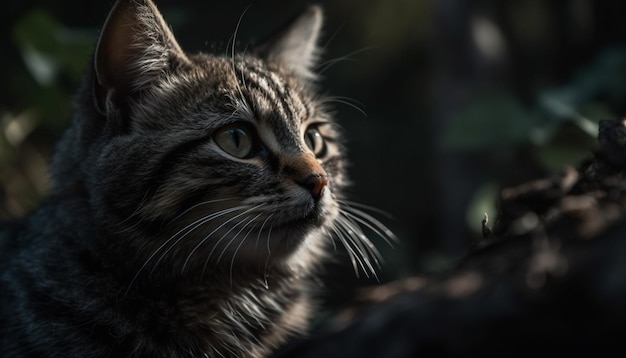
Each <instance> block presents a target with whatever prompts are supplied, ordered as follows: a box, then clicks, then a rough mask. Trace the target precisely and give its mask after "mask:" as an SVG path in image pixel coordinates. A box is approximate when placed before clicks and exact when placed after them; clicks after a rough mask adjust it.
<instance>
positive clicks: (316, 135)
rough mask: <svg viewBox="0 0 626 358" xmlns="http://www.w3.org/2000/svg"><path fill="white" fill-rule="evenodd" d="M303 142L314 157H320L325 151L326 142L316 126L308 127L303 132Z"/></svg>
mask: <svg viewBox="0 0 626 358" xmlns="http://www.w3.org/2000/svg"><path fill="white" fill-rule="evenodd" d="M304 142H305V143H306V145H307V146H308V147H309V149H311V151H312V152H313V154H315V156H316V157H318V158H319V157H321V156H323V155H324V153H325V152H326V142H325V141H324V137H322V134H321V133H320V131H319V130H317V128H315V127H313V128H309V129H307V130H306V132H305V133H304Z"/></svg>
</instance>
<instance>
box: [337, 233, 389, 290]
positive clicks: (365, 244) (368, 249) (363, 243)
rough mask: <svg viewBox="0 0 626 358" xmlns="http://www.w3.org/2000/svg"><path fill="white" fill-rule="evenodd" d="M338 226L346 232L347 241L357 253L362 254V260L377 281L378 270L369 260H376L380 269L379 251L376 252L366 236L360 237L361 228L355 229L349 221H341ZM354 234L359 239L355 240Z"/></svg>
mask: <svg viewBox="0 0 626 358" xmlns="http://www.w3.org/2000/svg"><path fill="white" fill-rule="evenodd" d="M338 224H339V227H338V228H339V229H340V230H341V229H343V230H344V233H345V234H346V239H348V242H350V243H351V244H352V246H353V247H354V248H355V249H356V251H357V252H358V253H359V254H360V256H361V258H362V259H363V262H364V263H365V264H366V265H367V267H368V268H369V270H370V272H371V273H372V275H373V276H374V277H375V278H376V279H378V277H377V275H376V269H375V268H374V266H372V263H371V262H370V259H369V258H370V257H371V258H372V260H374V262H375V263H376V266H377V267H378V268H381V265H380V262H379V258H380V260H382V256H381V255H380V253H379V252H378V250H376V248H375V246H374V245H373V244H372V242H371V241H369V239H368V238H367V237H366V236H365V234H363V233H362V232H361V234H360V235H359V233H358V232H360V231H361V230H360V229H359V228H354V227H353V226H352V225H351V224H350V223H349V222H347V221H339V222H338ZM352 233H354V234H356V235H357V237H356V238H355V237H354V236H353V235H352ZM359 239H360V240H359ZM366 253H367V255H366ZM368 277H369V275H368Z"/></svg>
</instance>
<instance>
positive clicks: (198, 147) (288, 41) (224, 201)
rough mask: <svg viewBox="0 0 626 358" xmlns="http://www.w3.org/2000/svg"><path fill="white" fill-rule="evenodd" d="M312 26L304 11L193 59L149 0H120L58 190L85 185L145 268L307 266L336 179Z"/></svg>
mask: <svg viewBox="0 0 626 358" xmlns="http://www.w3.org/2000/svg"><path fill="white" fill-rule="evenodd" d="M321 22H322V14H321V10H320V8H319V7H310V8H308V9H306V10H305V11H304V12H303V13H302V14H301V15H300V16H299V17H297V18H295V19H294V20H293V21H291V22H290V23H289V24H287V25H286V26H285V27H284V28H283V29H282V30H280V31H279V32H278V33H277V34H276V35H275V36H273V37H272V38H270V39H269V40H267V41H266V42H264V43H262V44H260V45H258V46H257V47H256V48H254V49H251V50H248V51H246V53H235V52H234V51H232V52H231V51H230V50H229V51H228V53H226V54H224V55H221V56H216V55H207V54H193V55H190V54H187V53H185V52H183V51H182V49H181V48H180V46H179V45H178V44H177V41H176V39H175V38H174V36H173V34H172V33H171V31H170V30H169V29H168V27H167V25H166V24H165V22H164V21H163V18H162V17H161V15H160V14H159V12H158V11H157V9H156V7H155V6H154V4H153V3H152V2H151V1H149V0H120V1H118V2H117V3H116V5H115V7H114V9H113V10H112V12H111V14H110V15H109V17H108V19H107V21H106V24H105V26H104V29H103V30H102V32H101V37H100V40H99V43H98V45H97V49H96V53H95V57H94V62H93V68H92V71H90V73H89V78H88V80H87V81H86V84H85V85H84V87H83V90H82V93H81V94H80V95H79V97H80V99H79V103H80V105H79V107H83V108H79V111H78V112H79V113H78V116H77V118H76V119H75V123H74V125H73V127H72V128H71V129H70V131H69V134H68V135H67V136H66V138H65V140H64V144H62V145H61V149H60V153H58V154H57V158H56V160H55V161H56V162H57V163H55V164H56V166H57V173H56V178H55V180H56V181H57V183H56V187H57V190H58V191H63V190H68V187H67V186H68V185H69V183H71V186H76V185H79V186H82V187H83V188H84V191H85V192H86V193H87V198H88V201H89V204H90V206H91V208H92V210H93V211H94V212H95V216H96V219H97V223H98V227H97V229H98V230H99V231H100V232H101V233H102V232H104V233H106V235H113V236H115V237H116V238H117V242H116V245H118V246H119V245H120V242H122V244H121V245H122V246H123V249H124V250H125V252H130V254H128V255H129V256H132V255H133V253H136V257H129V259H130V260H131V261H132V260H137V262H139V263H140V264H143V265H147V267H148V268H152V267H153V266H157V265H170V266H173V267H176V268H177V269H179V270H180V271H181V272H184V271H185V270H195V269H199V268H202V269H203V270H204V269H207V267H213V266H214V265H232V263H233V262H235V260H236V261H237V263H238V264H239V263H240V262H244V263H246V262H247V263H250V264H252V265H258V264H263V265H265V264H267V262H268V258H269V262H270V263H280V262H287V261H289V262H292V263H293V262H298V264H302V265H307V264H308V263H307V262H306V261H307V260H309V259H312V258H313V259H315V258H314V257H313V256H316V255H321V252H320V245H321V244H322V243H321V242H320V241H321V240H328V239H327V238H326V239H322V238H321V236H322V234H323V235H325V236H330V235H329V234H330V233H331V231H332V230H333V222H334V220H335V219H336V218H337V216H338V214H339V210H338V207H339V204H338V202H337V198H338V195H339V192H340V190H341V188H342V186H343V185H344V181H345V179H344V176H343V153H342V147H341V145H340V138H339V134H338V133H337V129H336V126H335V125H334V124H333V119H332V117H331V116H330V114H329V112H328V111H327V109H326V105H325V100H324V98H323V97H321V96H320V95H319V94H318V93H317V91H316V89H315V86H314V83H313V82H314V75H313V66H314V65H315V63H316V59H317V55H318V53H317V52H318V50H317V45H316V43H317V40H318V37H319V32H320V27H321ZM233 46H234V45H233ZM84 107H88V108H84ZM69 147H71V148H69ZM77 153H79V154H77ZM72 156H73V157H74V158H73V159H72V160H68V159H67V158H64V157H72ZM64 161H65V162H64ZM70 162H72V163H73V164H71V165H70V164H68V163H70ZM72 165H74V166H72ZM68 168H71V169H68ZM76 178H79V179H76ZM76 181H77V182H79V183H78V184H77V183H76ZM334 230H336V229H334ZM120 240H121V241H120ZM126 245H127V247H126ZM121 250H122V249H120V251H121Z"/></svg>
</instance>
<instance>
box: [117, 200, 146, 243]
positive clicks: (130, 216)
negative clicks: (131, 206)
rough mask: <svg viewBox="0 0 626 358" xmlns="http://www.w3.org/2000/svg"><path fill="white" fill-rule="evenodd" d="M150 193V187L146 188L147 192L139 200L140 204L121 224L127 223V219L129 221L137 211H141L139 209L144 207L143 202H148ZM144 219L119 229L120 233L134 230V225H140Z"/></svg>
mask: <svg viewBox="0 0 626 358" xmlns="http://www.w3.org/2000/svg"><path fill="white" fill-rule="evenodd" d="M148 193H150V189H148V190H146V193H145V194H144V195H143V198H142V199H141V201H140V202H139V204H137V207H136V208H135V210H134V211H133V212H132V213H131V214H130V215H128V217H127V218H126V219H124V220H122V222H120V223H119V225H123V224H125V223H126V222H127V221H129V220H130V219H131V218H132V217H133V216H135V215H137V213H139V211H140V210H141V208H142V207H143V204H144V203H145V202H146V199H147V198H148ZM141 221H142V220H138V221H137V222H136V223H134V224H133V225H131V226H129V227H127V228H124V229H122V230H120V231H118V232H117V233H118V234H122V233H125V232H127V231H130V230H132V229H133V228H134V227H136V226H137V225H139V224H140V223H141Z"/></svg>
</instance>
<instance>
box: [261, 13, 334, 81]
mask: <svg viewBox="0 0 626 358" xmlns="http://www.w3.org/2000/svg"><path fill="white" fill-rule="evenodd" d="M322 22H323V15H322V8H321V7H320V6H317V5H312V6H309V7H308V8H306V9H305V10H304V11H303V12H302V13H300V15H298V16H297V17H296V18H295V19H293V20H291V21H290V22H288V23H287V24H286V25H285V26H284V27H283V28H282V29H280V30H279V31H278V32H277V33H275V34H274V35H273V36H271V37H270V38H269V39H267V40H266V41H265V42H263V43H262V44H260V45H259V46H257V48H256V49H255V51H256V53H257V54H258V55H259V56H261V57H262V58H265V59H267V60H268V61H271V62H276V63H278V64H280V65H282V66H284V67H285V68H287V69H288V70H290V71H292V72H293V73H295V74H296V75H298V76H300V77H302V78H306V79H310V78H314V77H315V74H314V73H313V67H314V66H315V64H316V63H317V60H318V57H319V52H320V51H319V48H318V45H317V42H318V39H319V37H320V31H321V28H322Z"/></svg>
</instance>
